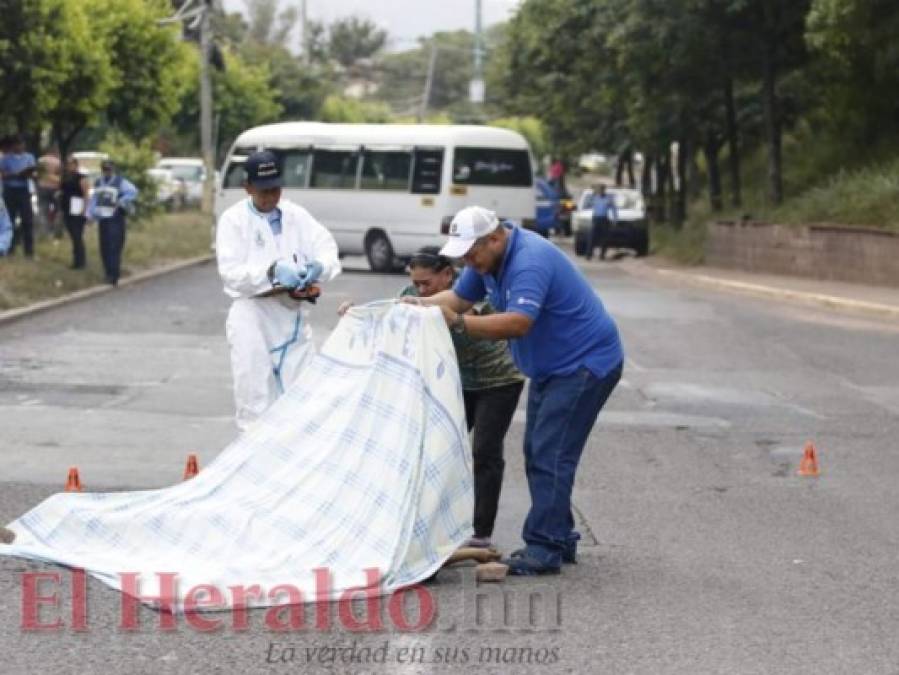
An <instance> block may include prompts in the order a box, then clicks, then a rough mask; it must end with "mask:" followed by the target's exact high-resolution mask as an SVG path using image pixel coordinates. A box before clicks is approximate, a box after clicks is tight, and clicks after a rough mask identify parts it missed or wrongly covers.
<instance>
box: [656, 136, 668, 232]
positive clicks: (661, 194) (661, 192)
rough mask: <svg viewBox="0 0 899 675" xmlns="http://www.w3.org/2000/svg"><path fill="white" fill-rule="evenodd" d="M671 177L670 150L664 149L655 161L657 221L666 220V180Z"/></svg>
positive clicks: (663, 221) (664, 221) (662, 221)
mask: <svg viewBox="0 0 899 675" xmlns="http://www.w3.org/2000/svg"><path fill="white" fill-rule="evenodd" d="M670 179H671V150H670V148H667V147H666V148H665V150H664V151H663V152H662V153H661V154H660V155H659V159H658V161H657V162H656V193H655V209H656V213H657V214H658V218H659V222H660V223H666V222H668V212H667V209H666V206H667V202H668V199H667V197H668V182H669V180H670Z"/></svg>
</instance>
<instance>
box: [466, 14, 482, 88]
mask: <svg viewBox="0 0 899 675" xmlns="http://www.w3.org/2000/svg"><path fill="white" fill-rule="evenodd" d="M482 40H483V36H482V35H481V0H475V1H474V77H473V78H472V80H471V84H470V86H469V89H468V98H469V100H470V101H471V102H472V103H483V102H484V62H483V45H482Z"/></svg>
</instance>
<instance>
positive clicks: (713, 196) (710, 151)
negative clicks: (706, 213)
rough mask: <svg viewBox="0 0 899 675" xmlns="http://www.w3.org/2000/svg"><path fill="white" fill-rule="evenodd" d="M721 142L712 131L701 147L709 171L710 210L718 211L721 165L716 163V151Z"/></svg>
mask: <svg viewBox="0 0 899 675" xmlns="http://www.w3.org/2000/svg"><path fill="white" fill-rule="evenodd" d="M720 149H721V143H720V141H719V140H718V138H716V137H715V135H714V134H713V133H709V135H708V137H707V138H706V141H705V144H704V145H703V147H702V151H703V154H704V155H705V163H706V165H707V166H708V171H709V202H710V204H711V207H712V211H715V212H718V211H721V209H722V208H723V203H722V198H721V167H720V165H719V164H718V153H719V151H720Z"/></svg>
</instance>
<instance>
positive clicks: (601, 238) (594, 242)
mask: <svg viewBox="0 0 899 675" xmlns="http://www.w3.org/2000/svg"><path fill="white" fill-rule="evenodd" d="M608 236H609V219H608V218H607V217H606V216H593V227H591V228H590V236H589V237H587V260H590V258H592V257H593V249H595V248H596V247H597V246H599V259H600V260H604V259H605V257H606V249H607V248H608V246H607V245H606V241H607V239H608Z"/></svg>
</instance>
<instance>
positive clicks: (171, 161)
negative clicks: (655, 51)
mask: <svg viewBox="0 0 899 675" xmlns="http://www.w3.org/2000/svg"><path fill="white" fill-rule="evenodd" d="M156 168H157V169H168V170H169V171H171V172H172V174H173V175H174V176H175V178H177V179H179V180H180V181H182V182H183V184H184V190H185V203H186V204H188V205H190V206H199V205H200V203H201V202H202V201H203V181H205V180H206V169H205V168H204V167H203V160H202V159H200V158H199V157H163V158H162V159H160V160H159V161H158V162H157V163H156Z"/></svg>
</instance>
